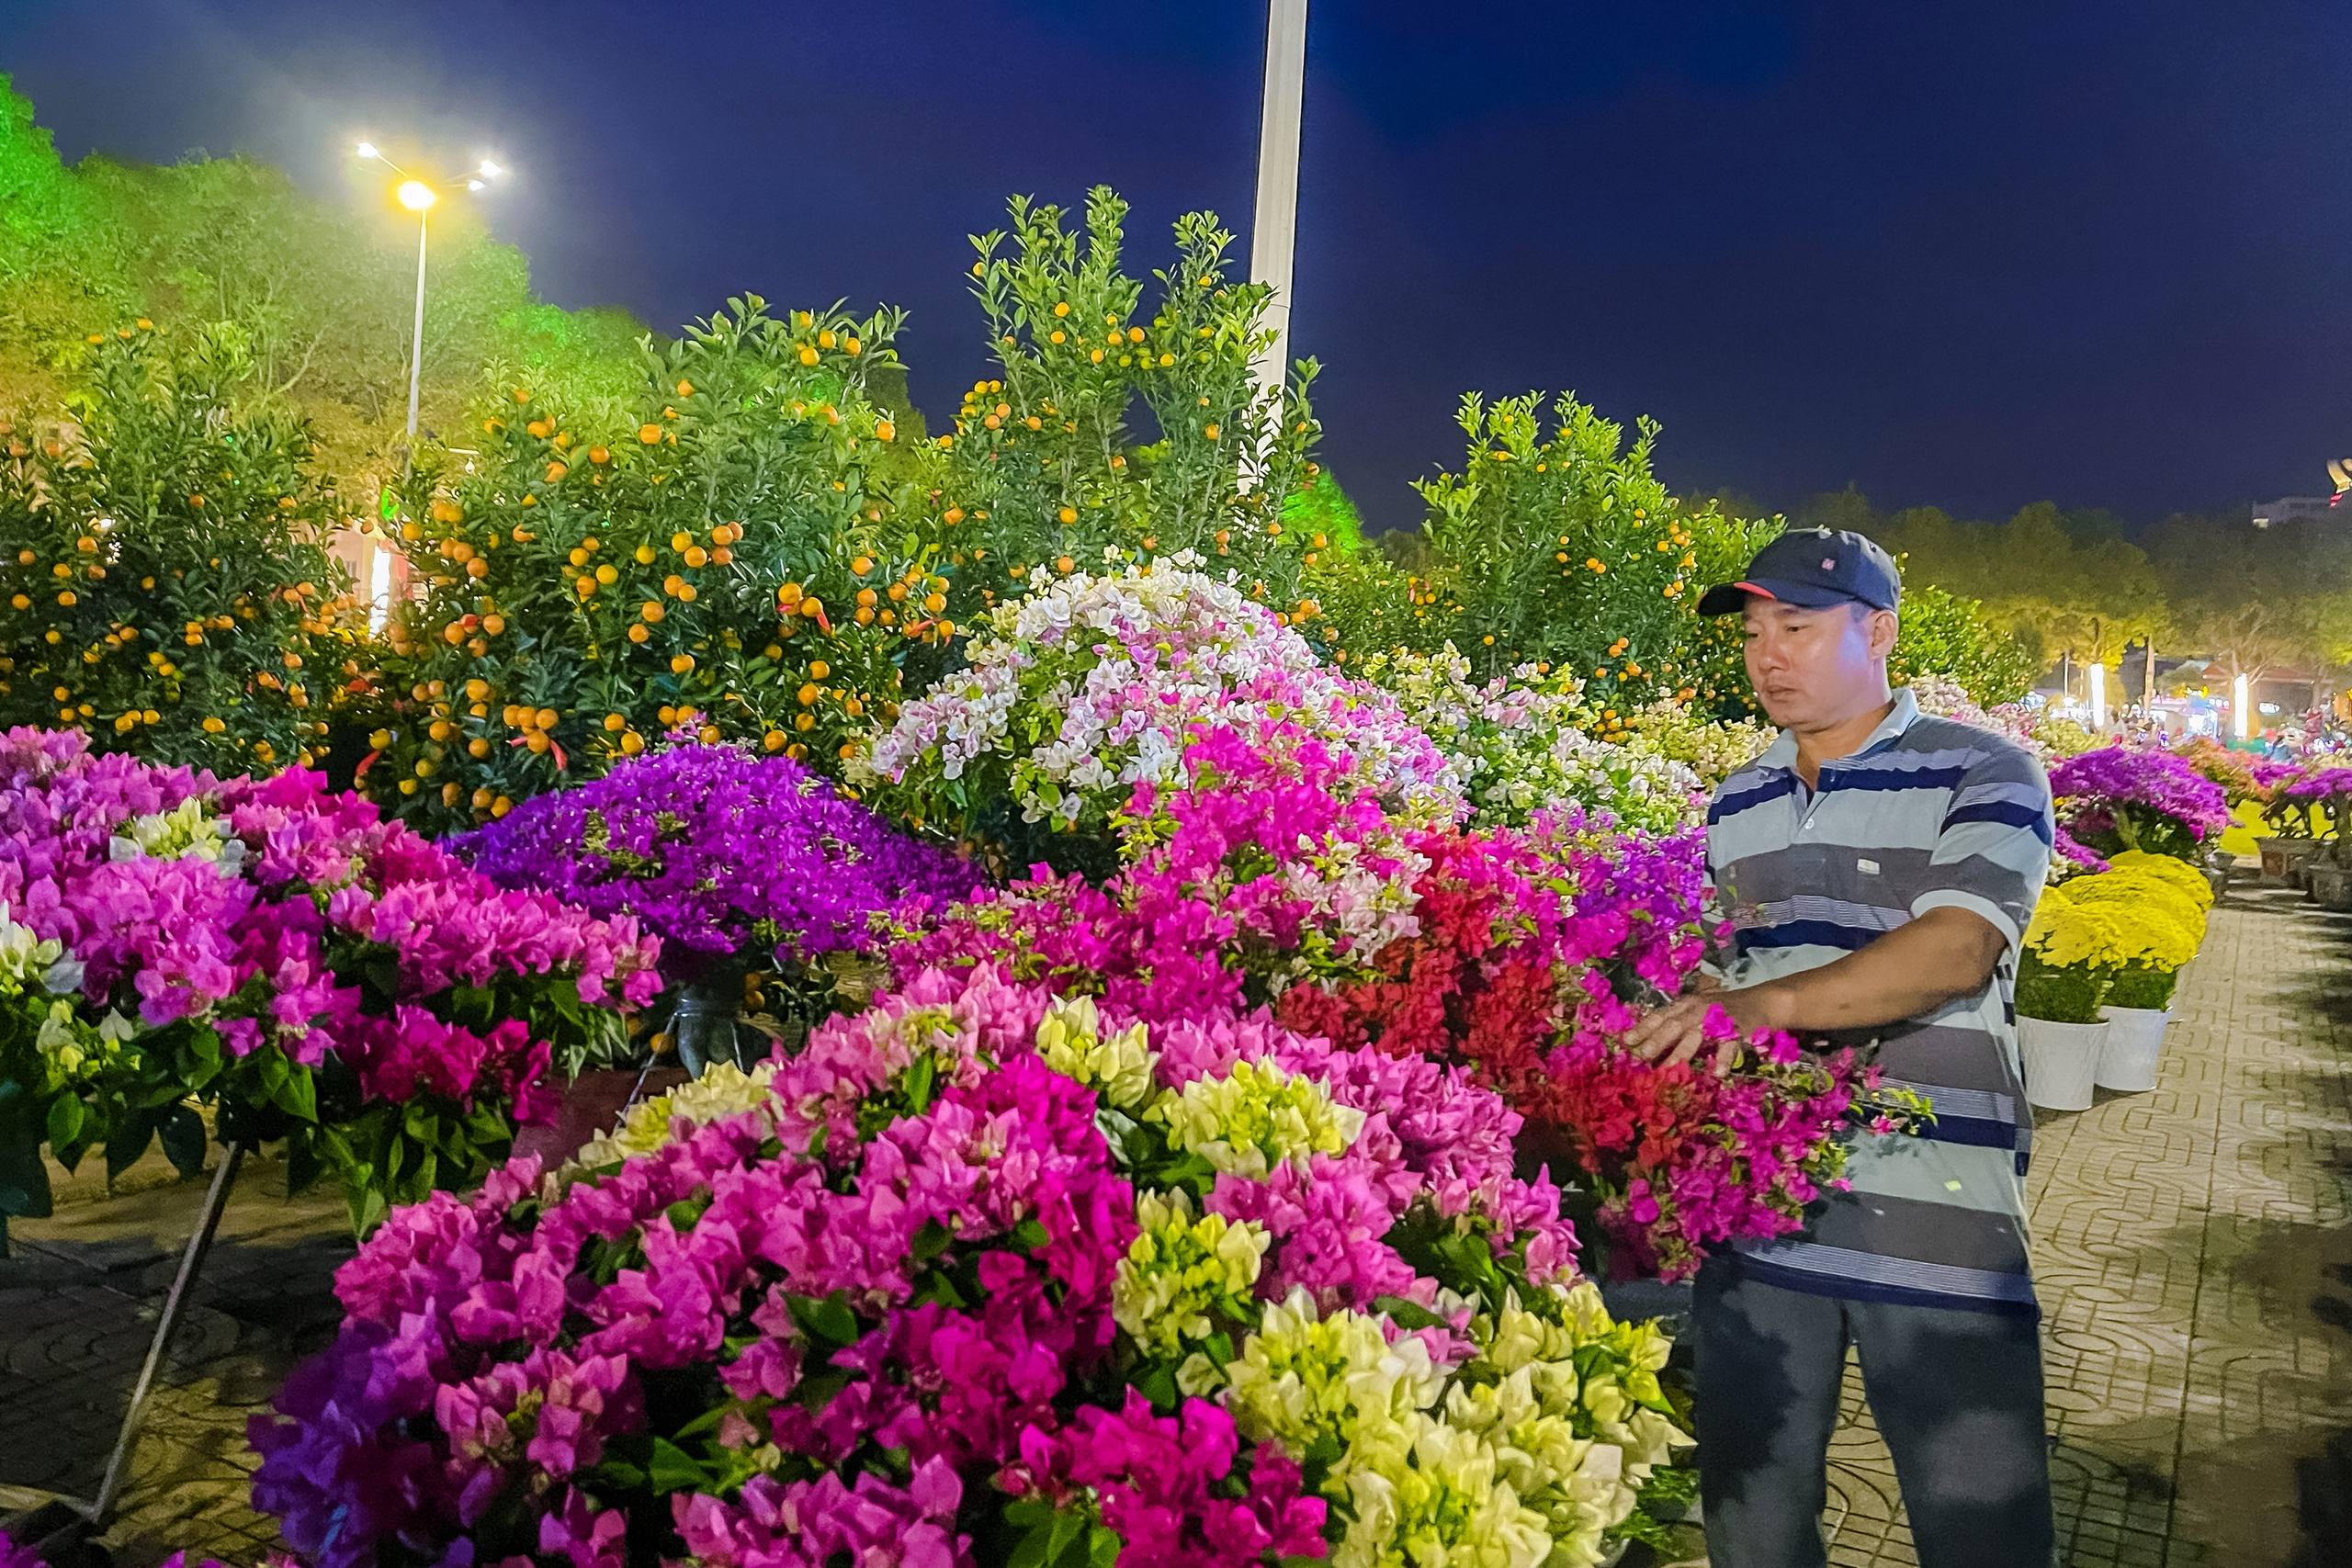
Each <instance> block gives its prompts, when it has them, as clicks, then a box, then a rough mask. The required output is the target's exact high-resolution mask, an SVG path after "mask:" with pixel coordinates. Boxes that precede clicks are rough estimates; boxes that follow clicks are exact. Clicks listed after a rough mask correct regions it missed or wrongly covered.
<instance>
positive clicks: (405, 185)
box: [358, 141, 506, 467]
mask: <svg viewBox="0 0 2352 1568" xmlns="http://www.w3.org/2000/svg"><path fill="white" fill-rule="evenodd" d="M358 152H359V155H360V156H361V157H362V158H369V159H373V160H374V161H375V162H377V163H379V164H383V165H384V167H386V168H388V169H390V170H391V171H392V173H394V174H396V175H400V177H401V184H400V188H399V189H398V190H397V191H395V192H394V193H393V194H394V195H395V196H396V197H398V198H399V200H400V204H401V206H402V207H405V208H407V209H409V210H410V211H411V212H413V213H415V214H416V328H415V332H414V333H413V336H412V337H411V339H410V343H409V353H408V458H407V461H408V464H409V465H410V466H412V467H413V466H414V464H415V462H416V398H417V389H418V385H419V383H420V382H421V381H422V379H423V378H424V252H425V237H426V227H427V224H426V216H425V215H426V214H427V213H429V212H431V211H432V209H433V207H434V204H435V203H436V202H438V201H439V200H440V199H441V197H440V193H439V192H438V191H436V190H435V189H434V187H433V186H431V185H428V184H426V183H425V182H424V181H423V180H420V179H413V178H411V177H410V175H409V172H408V171H407V170H406V169H403V168H401V166H400V165H399V164H395V163H393V162H392V161H391V160H390V158H387V157H385V156H384V155H383V153H381V152H378V151H377V149H376V144H375V143H374V142H372V141H363V142H361V143H360V144H359V147H358ZM505 172H506V171H505V170H504V169H503V168H501V167H499V166H498V165H497V164H494V163H492V162H491V161H490V160H489V159H488V158H484V159H483V160H482V161H481V163H480V164H477V165H475V166H474V167H473V168H472V169H471V170H469V171H468V173H467V174H466V175H464V176H462V177H463V178H464V180H465V186H466V189H468V190H469V191H471V190H481V189H483V188H484V187H485V186H487V185H488V184H489V182H490V181H492V180H494V179H496V178H497V177H498V176H499V175H503V174H504V173H505ZM457 183H458V181H457V180H456V179H446V180H443V181H442V182H441V184H442V185H443V186H456V185H457Z"/></svg>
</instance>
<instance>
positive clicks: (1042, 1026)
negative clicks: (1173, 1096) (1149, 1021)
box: [1037, 997, 1159, 1111]
mask: <svg viewBox="0 0 2352 1568" xmlns="http://www.w3.org/2000/svg"><path fill="white" fill-rule="evenodd" d="M1037 1055H1040V1056H1043V1057H1044V1058H1045V1059H1046V1066H1049V1067H1051V1068H1053V1069H1054V1071H1056V1072H1057V1073H1059V1074H1061V1075H1062V1076H1063V1077H1070V1078H1076V1079H1077V1080H1078V1081H1079V1082H1080V1083H1082V1084H1086V1085H1088V1086H1090V1087H1091V1088H1093V1089H1096V1090H1097V1091H1098V1092H1100V1093H1101V1095H1102V1096H1103V1104H1105V1105H1108V1106H1109V1107H1111V1108H1112V1109H1113V1110H1114V1111H1138V1110H1140V1109H1142V1108H1143V1107H1144V1106H1146V1105H1148V1104H1149V1103H1150V1101H1151V1100H1153V1098H1154V1097H1156V1096H1157V1095H1158V1094H1159V1086H1158V1085H1157V1084H1156V1083H1155V1082H1154V1081H1153V1079H1152V1069H1153V1068H1154V1067H1156V1066H1159V1052H1157V1051H1155V1050H1153V1049H1151V1047H1150V1046H1148V1044H1146V1043H1145V1031H1144V1026H1143V1025H1142V1024H1140V1023H1136V1024H1130V1025H1128V1026H1127V1027H1126V1028H1125V1029H1122V1030H1120V1031H1118V1032H1115V1033H1114V1034H1111V1035H1108V1036H1105V1035H1104V1034H1103V1021H1102V1019H1101V1017H1100V1016H1099V1015H1098V1014H1097V1013H1096V1012H1095V1010H1094V998H1091V997H1056V998H1054V999H1053V1000H1052V1001H1051V1002H1049V1003H1047V1004H1046V1016H1045V1017H1044V1019H1042V1020H1040V1021H1039V1022H1038V1024H1037Z"/></svg>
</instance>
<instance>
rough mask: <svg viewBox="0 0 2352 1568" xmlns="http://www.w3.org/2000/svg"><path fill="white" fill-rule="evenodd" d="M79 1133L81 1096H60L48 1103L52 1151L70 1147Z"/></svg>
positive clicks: (80, 1126) (80, 1127) (80, 1129)
mask: <svg viewBox="0 0 2352 1568" xmlns="http://www.w3.org/2000/svg"><path fill="white" fill-rule="evenodd" d="M81 1131H82V1099H81V1096H79V1095H74V1094H61V1095H59V1096H58V1097H57V1098H56V1099H55V1100H51V1101H50V1102H49V1142H50V1146H51V1148H52V1149H62V1148H69V1147H71V1146H72V1145H73V1143H74V1138H75V1137H76V1136H77V1135H79V1134H80V1133H81Z"/></svg>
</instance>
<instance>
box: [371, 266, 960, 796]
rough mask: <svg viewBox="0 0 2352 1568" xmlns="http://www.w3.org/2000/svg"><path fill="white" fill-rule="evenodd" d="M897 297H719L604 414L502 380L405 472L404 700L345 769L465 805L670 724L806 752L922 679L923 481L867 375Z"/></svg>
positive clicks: (594, 762)
mask: <svg viewBox="0 0 2352 1568" xmlns="http://www.w3.org/2000/svg"><path fill="white" fill-rule="evenodd" d="M899 319H900V318H899V314H898V313H897V312H895V311H888V310H886V311H883V312H881V313H879V314H876V315H875V316H873V317H871V318H869V319H867V320H865V321H858V320H855V319H854V318H852V317H850V316H849V315H847V314H845V313H843V312H842V311H841V310H838V309H835V310H824V311H811V310H802V311H798V312H796V313H794V314H793V315H792V316H791V317H790V318H789V319H780V318H777V317H775V316H771V315H769V314H768V313H767V311H766V305H765V302H764V301H763V300H762V299H758V298H757V297H756V296H752V297H746V298H744V299H735V300H730V301H729V308H728V309H727V310H724V311H722V312H720V313H719V314H718V315H716V316H714V317H712V318H710V319H709V320H707V321H702V322H699V323H697V324H696V325H695V326H694V327H693V328H691V329H689V330H688V331H687V333H685V335H684V337H683V338H682V339H681V340H680V341H679V342H678V343H676V344H673V346H672V347H671V348H670V349H669V350H668V351H667V352H666V353H655V352H654V351H652V350H651V349H650V348H649V349H648V351H647V352H648V380H647V383H646V388H645V391H644V395H643V402H642V406H641V407H640V408H639V410H638V411H637V417H636V420H635V422H634V423H631V424H629V425H628V427H627V428H625V429H622V430H619V431H614V432H601V431H585V430H579V429H575V428H573V427H572V426H571V423H569V421H568V419H567V417H566V413H565V412H564V411H562V410H560V409H557V408H552V407H548V406H546V405H545V404H543V403H542V402H541V401H540V400H537V398H535V397H534V395H533V393H532V391H531V389H529V388H527V387H516V388H514V389H511V391H510V392H509V393H507V394H506V396H505V399H504V400H503V403H502V405H501V406H500V407H498V408H497V409H496V410H495V411H493V412H490V413H488V414H486V415H485V417H483V418H482V420H481V423H480V429H479V434H478V437H477V439H478V440H479V442H480V446H479V451H478V454H477V457H476V460H475V462H474V463H473V464H472V465H471V468H472V471H471V472H452V471H450V470H448V469H446V468H445V469H442V470H441V471H439V472H437V473H435V472H427V471H425V470H422V469H420V473H419V477H418V478H417V479H416V480H415V481H414V482H413V484H412V485H411V487H410V493H409V494H408V496H407V510H408V512H409V516H410V520H409V521H407V522H405V523H403V524H402V525H401V528H400V533H401V539H402V541H403V545H404V547H405V548H406V550H407V552H408V555H409V558H410V560H411V562H412V565H413V569H414V570H415V571H416V573H417V575H418V576H419V577H420V578H421V579H422V580H423V581H424V585H425V591H424V596H423V598H422V599H421V600H420V601H419V602H418V603H417V604H415V605H414V606H413V610H412V611H411V612H410V614H409V615H407V617H406V624H405V626H403V627H402V628H401V635H400V638H399V648H400V649H401V652H402V653H403V654H404V655H405V657H406V659H407V660H408V664H409V668H408V670H407V671H406V679H407V681H408V702H407V704H406V705H404V708H403V711H402V714H401V718H400V720H399V721H398V722H397V723H395V724H393V725H390V726H387V727H386V728H383V729H381V730H379V731H378V732H376V733H375V734H374V735H372V736H371V737H370V738H369V739H370V741H371V742H372V744H373V746H374V750H373V752H372V753H371V755H370V757H369V759H368V762H367V764H366V765H365V766H364V767H363V769H362V770H361V781H360V782H361V785H362V787H363V788H364V789H366V790H367V791H368V793H369V794H370V795H372V796H374V797H375V798H377V799H379V800H380V801H383V802H385V803H386V804H387V806H388V807H390V808H392V809H395V810H397V811H399V812H401V814H402V815H405V816H413V817H417V818H422V819H423V820H424V821H425V822H426V823H427V824H429V825H432V826H435V827H442V828H448V827H457V826H462V825H465V824H468V823H470V822H474V821H478V820H481V819H483V818H490V817H496V816H503V815H504V814H505V812H506V810H507V809H508V808H509V807H511V806H512V805H513V803H514V802H515V801H517V800H520V799H522V798H524V797H525V796H526V795H535V794H537V793H540V792H542V791H545V790H548V789H552V788H555V787H558V786H559V785H560V784H563V783H565V782H567V781H576V780H578V779H581V778H582V777H591V776H594V774H595V773H600V772H602V771H603V769H604V767H605V765H606V764H607V762H608V761H609V760H610V759H612V758H616V757H622V756H631V755H635V754H636V753H638V752H639V751H641V750H644V749H645V747H646V745H647V744H648V742H649V739H650V738H653V737H657V736H660V735H662V734H663V733H665V732H669V731H673V730H684V731H690V732H694V733H696V734H698V735H699V736H700V737H701V738H702V739H706V740H714V741H715V740H719V739H737V740H749V741H752V742H754V743H756V744H758V745H761V746H763V747H764V748H765V749H766V750H771V751H787V752H789V753H790V754H792V755H794V756H796V757H806V756H809V755H811V754H812V753H815V754H819V755H822V754H824V753H825V752H827V751H828V750H830V749H832V748H837V747H838V746H839V745H841V744H842V741H843V739H845V738H846V736H847V735H848V733H849V732H850V731H851V730H852V729H853V728H859V727H861V726H862V724H863V720H864V717H865V715H866V714H867V713H868V712H869V711H870V710H871V709H873V708H875V707H876V706H880V707H882V708H885V709H886V710H887V709H888V707H889V706H890V705H893V704H894V702H895V700H896V694H897V693H898V692H899V689H900V685H901V682H902V680H911V681H913V682H914V683H916V684H918V685H919V684H920V683H921V682H922V680H924V679H927V678H928V675H927V671H928V670H929V669H930V668H933V667H935V666H936V663H937V661H938V660H939V659H940V658H941V657H942V656H943V654H944V648H945V645H946V643H947V641H948V639H949V638H950V637H953V635H954V634H955V630H956V628H955V626H954V624H953V623H952V622H951V621H949V620H947V619H945V618H944V616H943V615H941V614H940V612H941V611H943V610H944V608H945V601H944V597H943V592H944V589H945V587H946V586H947V580H946V579H945V578H944V577H942V576H939V575H938V574H937V572H936V570H935V568H936V566H937V565H938V562H937V560H936V555H937V551H936V548H935V547H933V546H932V545H929V544H926V543H924V542H923V539H922V532H923V530H922V528H920V527H917V528H914V529H907V528H903V527H900V526H899V524H900V523H901V521H902V520H903V519H904V518H906V517H907V516H909V515H913V516H915V517H917V518H920V517H922V515H923V513H924V509H923V507H922V504H921V502H922V500H923V497H922V494H921V493H920V492H919V491H916V490H915V489H914V488H913V485H912V481H911V480H910V479H908V478H907V477H906V476H907V472H908V469H907V466H906V465H905V464H903V463H900V464H893V463H892V462H891V461H890V460H889V458H888V454H889V453H890V451H891V449H892V444H893V443H894V442H895V441H896V440H897V438H898V432H897V430H896V428H895V426H894V424H893V423H892V421H891V420H890V418H889V416H888V414H887V413H885V412H883V411H882V410H880V409H878V408H876V406H875V405H874V404H873V403H872V402H871V401H870V400H868V399H867V397H866V396H865V373H866V371H867V369H868V368H869V367H873V366H875V365H877V364H888V363H893V362H894V361H893V359H892V352H891V348H890V338H891V335H892V333H895V332H896V331H897V329H898V325H899ZM873 604H884V605H886V606H887V608H886V609H884V610H883V611H882V612H881V613H879V614H862V613H861V611H864V610H865V609H867V608H868V607H870V606H871V605H873ZM926 660H928V661H929V663H928V664H926V662H925V661H926ZM910 662H912V663H913V664H914V665H915V666H916V668H915V669H914V670H912V671H906V672H905V673H903V674H902V666H904V665H906V664H908V663H910Z"/></svg>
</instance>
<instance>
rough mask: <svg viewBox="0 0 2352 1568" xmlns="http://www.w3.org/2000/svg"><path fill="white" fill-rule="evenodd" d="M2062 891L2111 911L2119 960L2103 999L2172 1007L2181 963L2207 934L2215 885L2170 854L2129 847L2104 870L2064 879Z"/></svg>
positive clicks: (2139, 1005)
mask: <svg viewBox="0 0 2352 1568" xmlns="http://www.w3.org/2000/svg"><path fill="white" fill-rule="evenodd" d="M2065 894H2066V897H2068V898H2069V899H2071V900H2072V901H2073V902H2074V903H2075V905H2076V906H2077V907H2083V906H2092V907H2099V908H2103V909H2104V910H2105V911H2106V912H2108V913H2109V914H2111V915H2113V916H2114V918H2115V920H2116V923H2117V927H2118V932H2119V941H2118V942H2117V945H2116V955H2117V960H2118V962H2117V963H2116V965H2115V969H2114V972H2113V974H2112V975H2111V976H2110V977H2109V985H2108V988H2107V992H2106V994H2105V996H2104V998H2102V1001H2103V1005H2105V1006H2108V1007H2119V1008H2152V1009H2162V1008H2165V1007H2168V1006H2170V1005H2171V1003H2172V996H2173V990H2174V988H2175V987H2177V985H2178V983H2179V979H2180V970H2181V966H2182V965H2184V964H2187V963H2188V961H2189V960H2190V959H2192V958H2194V957H2196V956H2197V950H2198V948H2199V946H2201V945H2202V944H2203V942H2204V941H2205V911H2206V910H2207V909H2208V908H2211V906H2212V902H2213V887H2212V884H2211V883H2209V882H2208V881H2206V880H2205V878H2204V876H2203V875H2202V874H2199V872H2197V871H2196V870H2195V869H2194V868H2192V867H2190V866H2188V865H2187V864H2184V863H2182V862H2180V861H2178V860H2177V859H2175V858H2174V857H2172V856H2170V855H2158V854H2150V853H2148V852H2145V851H2142V850H2126V851H2125V852H2122V853H2121V854H2119V855H2117V856H2116V857H2115V859H2114V860H2113V862H2111V863H2110V868H2109V870H2108V871H2107V872H2106V873H2105V874H2103V875H2096V876H2083V877H2076V878H2075V879H2073V880H2071V881H2069V882H2068V883H2066V884H2065Z"/></svg>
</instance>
